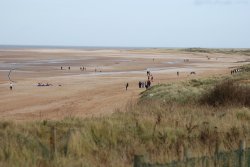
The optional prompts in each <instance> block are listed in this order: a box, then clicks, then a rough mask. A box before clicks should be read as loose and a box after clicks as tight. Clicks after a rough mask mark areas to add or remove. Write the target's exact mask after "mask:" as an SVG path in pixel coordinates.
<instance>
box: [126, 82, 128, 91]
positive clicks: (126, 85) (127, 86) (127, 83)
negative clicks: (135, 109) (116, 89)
mask: <svg viewBox="0 0 250 167" xmlns="http://www.w3.org/2000/svg"><path fill="white" fill-rule="evenodd" d="M127 90H128V83H127V84H126V91H127Z"/></svg>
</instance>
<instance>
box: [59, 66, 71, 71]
mask: <svg viewBox="0 0 250 167" xmlns="http://www.w3.org/2000/svg"><path fill="white" fill-rule="evenodd" d="M61 70H63V67H62V66H61ZM68 70H70V66H69V67H68Z"/></svg>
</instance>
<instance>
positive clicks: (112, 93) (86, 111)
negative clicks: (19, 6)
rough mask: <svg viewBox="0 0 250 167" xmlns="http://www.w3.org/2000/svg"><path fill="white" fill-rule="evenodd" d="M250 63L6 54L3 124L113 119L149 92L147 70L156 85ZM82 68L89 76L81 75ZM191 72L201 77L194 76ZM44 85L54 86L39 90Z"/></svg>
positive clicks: (202, 56) (139, 55)
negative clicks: (106, 116) (143, 84)
mask: <svg viewBox="0 0 250 167" xmlns="http://www.w3.org/2000/svg"><path fill="white" fill-rule="evenodd" d="M207 56H209V57H210V59H209V60H208V58H207ZM184 59H189V62H184V61H183V60H184ZM248 59H249V57H247V56H244V55H228V54H222V53H216V54H209V53H189V52H182V51H178V50H164V51H162V52H161V51H155V50H118V49H116V50H115V49H114V50H111V49H109V50H108V49H107V50H80V49H19V50H18V49H8V50H7V49H1V50H0V95H1V96H0V119H1V120H18V121H30V120H44V119H63V118H65V117H70V116H79V117H88V116H99V115H104V114H109V113H112V112H113V111H114V110H115V109H118V108H123V107H125V106H126V104H127V103H128V102H129V101H131V100H132V101H134V100H135V99H137V98H138V97H139V93H140V92H142V91H144V90H145V89H139V88H138V82H139V81H146V80H147V76H146V71H147V69H149V70H150V71H151V72H152V74H153V76H154V82H153V85H155V84H159V83H167V82H176V81H180V80H187V79H193V78H199V77H204V76H211V75H221V74H229V73H230V68H232V67H236V66H240V65H242V64H245V63H244V61H246V60H248ZM61 66H63V67H64V70H61V69H60V68H61ZM68 66H70V67H71V69H70V70H68ZM82 66H84V67H86V68H87V71H81V70H80V67H82ZM10 69H15V70H13V72H12V73H11V79H12V80H14V81H15V83H14V88H13V90H12V91H10V90H9V80H8V73H9V70H10ZM95 69H96V70H97V72H95ZM100 71H101V72H100ZM177 71H179V72H180V76H179V77H177V75H176V72H177ZM191 71H195V72H196V75H190V72H191ZM39 82H41V83H50V84H52V85H53V86H48V87H38V86H37V84H38V83H39ZM127 82H128V83H129V88H128V91H125V84H126V83H127ZM59 85H61V86H59Z"/></svg>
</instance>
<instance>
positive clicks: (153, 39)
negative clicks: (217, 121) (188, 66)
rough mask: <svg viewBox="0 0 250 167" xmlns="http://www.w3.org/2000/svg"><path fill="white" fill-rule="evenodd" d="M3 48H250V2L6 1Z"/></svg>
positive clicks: (0, 34)
mask: <svg viewBox="0 0 250 167" xmlns="http://www.w3.org/2000/svg"><path fill="white" fill-rule="evenodd" d="M0 44H2V45H6V44H7V45H8V44H11V45H63V46H124V47H216V48H250V0H0Z"/></svg>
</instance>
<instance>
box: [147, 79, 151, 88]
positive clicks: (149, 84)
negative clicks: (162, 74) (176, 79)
mask: <svg viewBox="0 0 250 167" xmlns="http://www.w3.org/2000/svg"><path fill="white" fill-rule="evenodd" d="M147 86H148V88H149V87H150V86H151V82H150V80H148V81H147Z"/></svg>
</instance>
